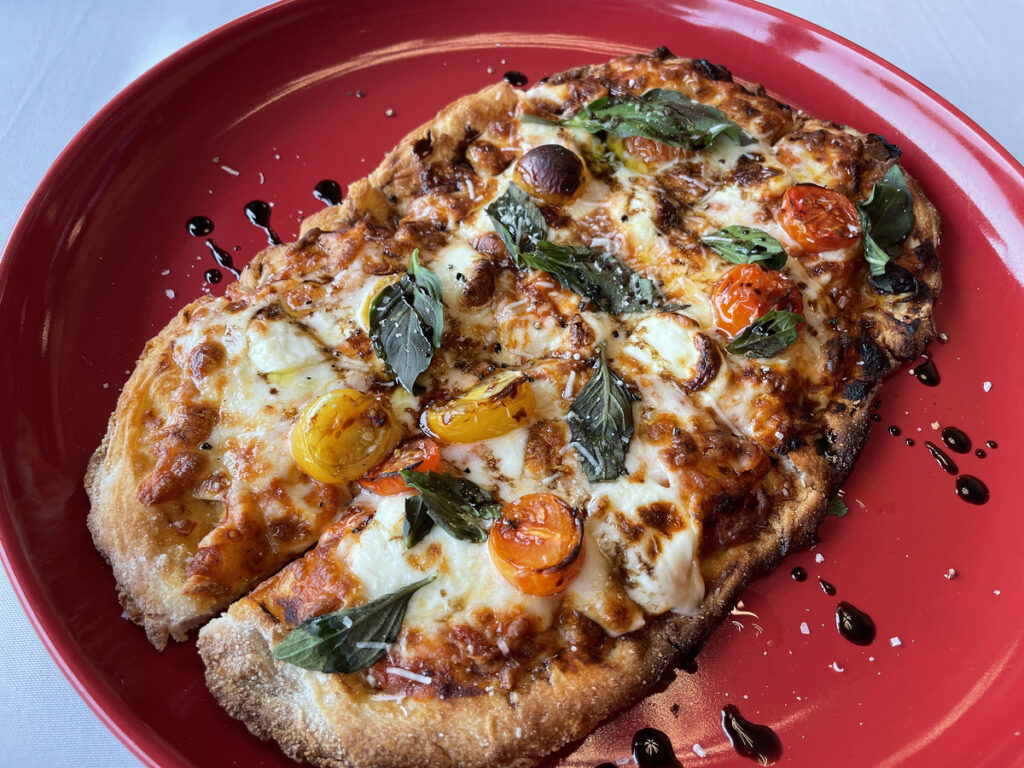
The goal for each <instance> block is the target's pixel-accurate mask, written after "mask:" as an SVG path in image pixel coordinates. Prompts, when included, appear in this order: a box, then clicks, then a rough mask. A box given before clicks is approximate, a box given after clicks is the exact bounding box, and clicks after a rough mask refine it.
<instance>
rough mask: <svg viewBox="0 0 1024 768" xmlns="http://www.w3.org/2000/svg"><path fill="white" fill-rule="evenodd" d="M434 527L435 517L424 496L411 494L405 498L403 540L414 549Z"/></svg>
mask: <svg viewBox="0 0 1024 768" xmlns="http://www.w3.org/2000/svg"><path fill="white" fill-rule="evenodd" d="M433 527H434V519H433V518H432V517H431V516H430V513H429V511H428V510H427V505H426V503H425V502H424V501H423V497H422V496H409V497H408V498H406V500H405V520H404V521H403V523H402V541H404V542H405V547H406V549H412V548H413V547H415V546H416V545H417V544H419V543H420V542H421V541H422V540H423V537H424V536H426V535H427V534H428V533H430V529H431V528H433Z"/></svg>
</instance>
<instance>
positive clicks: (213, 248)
mask: <svg viewBox="0 0 1024 768" xmlns="http://www.w3.org/2000/svg"><path fill="white" fill-rule="evenodd" d="M206 247H207V248H209V249H210V253H212V254H213V258H214V260H215V261H216V262H217V264H218V265H219V266H221V267H223V268H224V269H226V270H227V271H228V272H230V273H231V274H232V275H234V276H235V277H236V278H237V277H238V270H237V269H235V263H234V261H232V259H231V254H230V253H228V252H227V251H225V250H224V249H223V248H221V247H220V246H219V245H217V243H215V242H214V241H213V238H212V237H208V238H206Z"/></svg>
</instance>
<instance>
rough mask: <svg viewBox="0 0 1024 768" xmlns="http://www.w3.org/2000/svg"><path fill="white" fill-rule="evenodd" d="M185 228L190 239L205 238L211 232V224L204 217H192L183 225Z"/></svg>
mask: <svg viewBox="0 0 1024 768" xmlns="http://www.w3.org/2000/svg"><path fill="white" fill-rule="evenodd" d="M185 228H186V229H187V230H188V233H189V234H190V235H192V237H206V236H207V235H208V234H210V233H211V232H213V222H212V221H210V220H209V219H208V218H206V217H205V216H193V217H192V218H191V219H189V220H188V221H187V222H186V223H185Z"/></svg>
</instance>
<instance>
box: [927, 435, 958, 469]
mask: <svg viewBox="0 0 1024 768" xmlns="http://www.w3.org/2000/svg"><path fill="white" fill-rule="evenodd" d="M924 445H925V447H926V448H927V449H928V453H930V454H931V455H932V458H933V459H935V461H936V462H937V463H938V465H939V466H940V467H942V469H943V471H944V472H948V473H949V474H951V475H955V474H956V473H957V472H959V471H960V469H959V468H958V467H957V465H956V462H955V461H953V460H952V459H951V458H949V456H948V454H947V453H946V452H945V451H944V450H942V449H941V448H939V446H937V445H936V444H935V443H933V442H932V441H931V440H925V441H924Z"/></svg>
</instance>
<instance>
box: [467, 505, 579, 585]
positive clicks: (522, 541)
mask: <svg viewBox="0 0 1024 768" xmlns="http://www.w3.org/2000/svg"><path fill="white" fill-rule="evenodd" d="M487 543H488V547H489V549H490V553H491V561H492V562H493V563H494V565H495V567H497V569H498V571H499V572H500V573H501V575H502V576H504V577H505V579H506V580H507V581H508V582H509V583H510V584H512V586H514V587H515V588H516V589H518V590H519V591H520V592H525V593H526V594H528V595H541V596H544V595H554V594H556V593H558V592H561V591H562V590H564V589H565V588H566V587H568V586H569V584H570V582H572V580H573V579H575V578H576V577H577V576H578V575H579V572H580V570H581V569H582V568H583V519H582V518H581V517H580V516H579V515H577V514H576V510H574V509H573V508H572V507H570V506H569V505H568V504H566V503H565V502H564V501H562V499H560V498H558V497H557V496H555V495H554V494H553V493H530V494H527V495H526V496H521V497H519V498H518V499H516V500H515V501H511V502H509V503H507V504H504V505H503V506H502V508H501V517H500V518H498V519H497V520H496V521H495V522H494V525H492V526H491V533H490V536H489V538H488V540H487Z"/></svg>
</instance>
